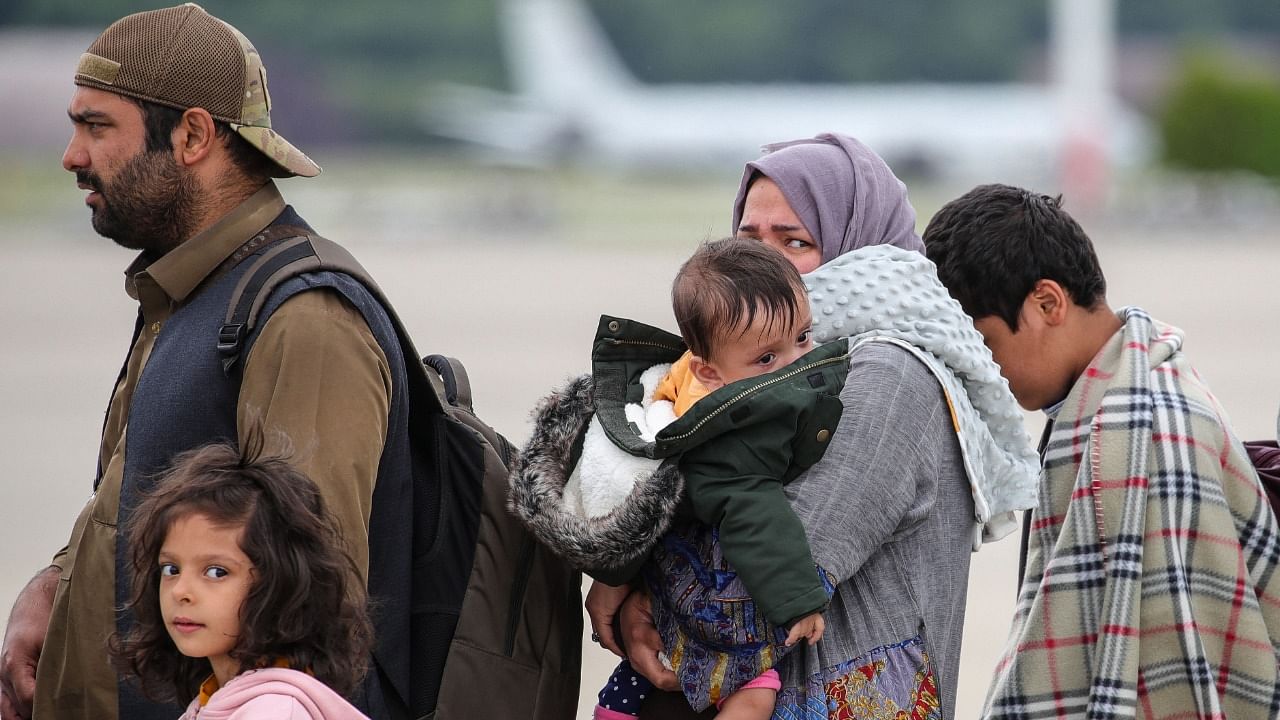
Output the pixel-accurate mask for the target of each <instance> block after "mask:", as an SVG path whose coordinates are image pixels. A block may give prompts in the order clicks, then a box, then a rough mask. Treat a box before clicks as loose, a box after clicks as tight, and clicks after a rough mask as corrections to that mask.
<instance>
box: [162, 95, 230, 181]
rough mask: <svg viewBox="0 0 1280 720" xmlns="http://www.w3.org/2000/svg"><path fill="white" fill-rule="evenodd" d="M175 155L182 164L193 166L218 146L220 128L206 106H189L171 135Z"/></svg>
mask: <svg viewBox="0 0 1280 720" xmlns="http://www.w3.org/2000/svg"><path fill="white" fill-rule="evenodd" d="M170 139H171V140H172V141H173V155H174V160H176V161H177V162H178V163H179V164H180V165H183V166H185V167H191V166H192V165H195V164H196V163H199V162H200V161H201V160H203V159H204V158H206V157H208V155H209V153H210V152H213V150H214V148H215V147H216V146H217V144H218V142H219V140H218V129H217V125H215V124H214V120H213V116H212V115H210V114H209V111H208V110H205V109H204V108H198V107H197V108H189V109H188V110H186V111H185V112H183V113H182V119H180V120H179V121H178V125H177V127H175V128H174V129H173V134H172V135H170Z"/></svg>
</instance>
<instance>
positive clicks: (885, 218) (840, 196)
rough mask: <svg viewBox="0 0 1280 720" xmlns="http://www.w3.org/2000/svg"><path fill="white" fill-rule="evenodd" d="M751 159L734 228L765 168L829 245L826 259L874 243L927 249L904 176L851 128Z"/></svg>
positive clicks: (795, 142) (811, 229) (785, 145)
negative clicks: (850, 131) (853, 134)
mask: <svg viewBox="0 0 1280 720" xmlns="http://www.w3.org/2000/svg"><path fill="white" fill-rule="evenodd" d="M764 150H765V155H764V156H763V157H761V158H760V159H759V160H755V161H753V162H749V163H747V168H746V171H745V172H743V174H742V184H741V185H740V186H739V187H738V199H737V200H735V201H734V203H733V232H734V233H737V231H738V225H739V224H740V223H741V222H742V208H743V205H744V204H746V201H747V189H748V188H749V187H750V186H751V183H752V181H753V180H755V178H756V177H758V176H759V175H763V176H765V177H767V178H769V179H770V180H772V181H774V182H775V183H777V184H778V188H779V189H781V190H782V196H783V197H784V198H786V200H787V204H788V205H790V206H791V209H792V210H794V211H795V213H796V216H797V217H799V218H800V222H802V223H804V226H805V229H807V230H808V231H809V234H810V235H812V236H813V239H814V240H816V241H817V242H818V244H819V245H820V246H821V247H822V262H824V263H825V262H828V261H830V260H832V259H833V258H836V257H839V256H840V255H843V254H845V253H847V252H849V251H850V250H856V249H858V248H860V247H865V246H867V245H896V246H897V247H900V248H903V249H904V250H914V251H916V252H920V253H923V252H924V243H923V242H922V241H921V240H920V236H919V235H917V234H916V211H915V210H914V209H913V208H912V207H911V203H910V202H908V201H907V187H906V186H905V185H903V184H902V181H901V180H899V179H898V178H897V177H896V176H895V175H894V174H893V171H892V170H890V169H889V166H888V165H886V164H885V162H884V160H881V159H880V156H879V155H876V154H875V153H874V152H872V151H871V148H869V147H867V146H866V145H863V144H862V143H861V142H859V141H857V140H855V139H853V138H851V137H849V136H847V135H835V134H832V133H823V134H822V135H819V136H817V137H813V138H806V139H804V140H792V141H790V142H784V143H775V144H773V145H766V146H765V148H764Z"/></svg>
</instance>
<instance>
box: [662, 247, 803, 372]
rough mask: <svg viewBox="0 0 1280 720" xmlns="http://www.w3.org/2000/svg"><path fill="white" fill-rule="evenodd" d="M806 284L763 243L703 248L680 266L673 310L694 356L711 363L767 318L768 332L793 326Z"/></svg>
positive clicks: (682, 334) (672, 300)
mask: <svg viewBox="0 0 1280 720" xmlns="http://www.w3.org/2000/svg"><path fill="white" fill-rule="evenodd" d="M805 297H806V296H805V288H804V282H803V281H802V280H801V279H800V273H799V271H797V270H796V268H795V266H794V265H792V264H791V263H790V262H789V261H788V260H787V259H786V258H785V257H783V255H782V253H780V252H778V251H777V250H774V249H773V248H771V247H769V246H768V245H765V244H764V243H762V242H760V241H759V240H750V239H746V238H725V239H723V240H710V241H708V242H705V243H703V244H702V245H701V246H699V247H698V249H697V250H696V251H694V253H693V255H692V256H691V257H690V258H689V259H688V260H686V261H685V263H684V265H681V266H680V271H679V272H678V273H676V279H675V282H674V283H672V285H671V305H672V310H673V311H674V313H675V316H676V324H677V325H678V326H679V327H680V335H681V337H682V338H684V342H685V344H686V345H688V346H689V350H691V351H692V352H693V354H694V355H697V356H698V357H701V358H703V359H706V360H709V359H710V358H711V357H712V355H714V354H715V347H716V346H717V344H718V343H720V342H721V341H723V340H725V339H727V338H728V337H729V333H731V332H733V331H734V330H740V331H741V332H746V331H747V329H748V328H749V327H751V324H752V323H754V322H755V318H756V314H757V313H762V314H763V315H764V317H765V320H766V322H767V325H766V327H772V326H773V324H774V323H777V322H786V323H794V322H795V319H796V314H797V313H798V312H799V311H800V303H802V302H807V301H806V300H805Z"/></svg>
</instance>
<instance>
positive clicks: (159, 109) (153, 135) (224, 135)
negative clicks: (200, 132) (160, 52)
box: [120, 95, 279, 182]
mask: <svg viewBox="0 0 1280 720" xmlns="http://www.w3.org/2000/svg"><path fill="white" fill-rule="evenodd" d="M120 97H122V98H124V99H125V100H128V101H129V102H131V103H133V104H135V105H137V106H138V108H139V109H141V110H142V127H143V131H144V133H145V134H146V143H147V144H146V150H147V152H149V153H151V152H158V151H162V150H163V151H170V150H173V140H172V138H171V136H172V134H173V129H174V128H176V127H177V126H178V122H179V121H180V120H182V114H183V113H184V112H186V111H185V110H179V109H177V108H171V107H169V106H167V105H161V104H159V103H153V102H150V101H147V100H139V99H137V98H132V97H129V96H128V95H121V96H120ZM213 125H214V127H215V128H216V130H215V132H216V133H217V137H218V138H220V139H221V140H222V142H223V143H224V144H225V145H226V147H227V150H228V152H230V154H231V161H232V163H234V164H235V166H236V167H237V168H238V169H239V170H240V172H241V174H243V175H244V176H245V178H247V179H249V180H252V181H254V182H266V180H267V179H268V178H271V177H274V176H275V175H278V174H279V172H278V170H279V168H278V166H277V165H276V164H275V163H273V162H271V159H270V158H268V157H267V156H266V155H264V154H263V153H262V152H261V151H260V150H258V148H256V147H254V146H252V145H250V144H249V141H247V140H245V139H244V138H242V137H240V134H239V133H237V132H236V131H235V130H233V129H232V128H231V125H230V124H228V123H225V122H222V121H221V120H214V121H213Z"/></svg>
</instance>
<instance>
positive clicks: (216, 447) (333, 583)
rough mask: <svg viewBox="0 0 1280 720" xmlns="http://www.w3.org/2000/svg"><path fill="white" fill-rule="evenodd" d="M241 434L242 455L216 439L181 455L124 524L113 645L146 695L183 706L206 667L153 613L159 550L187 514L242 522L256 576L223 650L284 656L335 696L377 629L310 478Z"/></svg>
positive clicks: (250, 659)
mask: <svg viewBox="0 0 1280 720" xmlns="http://www.w3.org/2000/svg"><path fill="white" fill-rule="evenodd" d="M249 435H250V438H249V442H248V443H247V444H246V447H245V448H244V450H243V452H241V451H239V450H237V449H236V448H235V447H234V446H232V445H230V444H225V443H215V444H211V445H206V446H204V447H201V448H197V449H195V450H192V451H189V452H187V453H184V454H182V455H180V456H178V458H177V460H176V461H175V463H174V465H173V466H172V467H171V469H170V470H169V471H168V472H167V473H166V474H165V475H164V476H163V477H162V478H161V479H160V480H159V481H158V482H157V483H156V485H155V487H154V488H153V489H152V490H150V491H149V492H147V493H146V494H145V495H144V496H143V499H142V501H141V502H140V503H139V505H138V506H137V508H135V509H134V511H133V514H132V516H131V518H130V520H129V522H128V524H127V525H126V527H125V533H126V535H127V537H128V543H129V558H128V563H129V570H130V573H131V576H130V600H129V602H128V608H129V609H130V610H132V611H133V615H134V625H133V627H132V628H131V629H130V630H129V632H128V634H126V635H125V636H124V637H120V636H118V635H116V636H112V638H111V643H110V647H111V651H112V654H113V655H114V656H115V657H116V659H117V661H119V662H121V663H122V664H123V665H124V666H125V668H126V669H127V670H128V671H129V672H131V673H132V674H134V675H136V676H137V677H138V678H139V679H140V680H141V681H142V687H143V690H144V692H146V693H147V695H148V696H150V697H153V698H156V699H166V700H167V699H173V700H177V701H178V702H179V703H180V704H183V705H185V704H187V703H189V702H190V701H191V699H192V698H194V697H195V696H196V694H197V693H198V692H199V687H200V684H201V682H203V680H204V679H205V678H206V677H208V675H209V674H210V667H209V662H208V661H207V660H205V659H204V658H190V657H187V656H185V655H183V654H182V653H181V652H179V651H178V648H177V647H176V646H175V645H174V643H173V641H172V639H170V637H169V633H168V631H167V630H166V629H165V621H164V617H163V616H162V614H161V611H160V567H159V563H158V561H157V557H158V556H159V554H160V548H161V546H162V545H163V544H164V540H165V536H166V535H168V533H169V529H170V528H171V527H172V525H173V523H174V522H175V521H176V520H178V519H179V518H182V517H187V516H190V515H193V514H201V515H204V516H205V517H207V518H208V519H209V520H210V521H211V522H213V523H214V524H217V525H241V524H243V526H244V530H243V532H242V533H241V536H240V549H241V550H242V551H243V552H244V554H245V555H247V556H248V557H249V560H250V561H251V562H252V563H253V569H254V578H253V583H252V585H251V587H250V588H249V592H248V595H247V596H246V597H245V600H244V604H243V605H242V606H241V608H240V636H239V638H238V639H237V642H236V646H235V648H234V649H232V651H231V653H230V655H231V657H233V658H235V659H236V660H237V661H239V663H240V667H241V668H243V669H246V670H247V669H252V668H258V667H270V666H273V665H274V664H275V663H276V662H277V661H278V660H280V659H284V660H285V661H287V662H288V663H289V667H291V668H293V669H295V670H305V671H307V672H309V673H311V674H312V675H314V676H315V677H316V679H318V680H320V681H321V682H323V683H324V684H326V685H328V686H330V687H332V688H333V689H334V690H335V691H337V692H339V693H341V694H347V693H349V692H351V691H352V690H353V689H355V687H356V686H357V684H358V683H359V682H360V679H361V678H362V677H364V673H365V671H366V669H367V664H368V658H369V653H370V650H371V648H372V646H373V629H372V626H371V625H370V623H369V619H368V615H367V611H366V598H365V590H364V583H363V581H362V580H361V579H360V574H359V572H358V571H357V569H356V565H355V563H354V562H353V561H352V560H351V557H350V555H348V554H347V552H346V551H345V550H344V546H343V544H342V538H341V536H340V535H339V533H338V526H337V522H336V521H335V520H334V518H333V516H332V515H330V514H329V512H328V510H327V509H326V508H325V506H324V502H323V498H322V497H321V495H320V489H319V488H318V487H316V485H315V483H313V482H311V480H310V479H309V478H307V476H306V475H304V474H302V473H301V472H299V471H298V470H297V469H295V468H294V467H293V466H292V465H291V464H290V463H289V462H288V461H287V460H286V459H285V458H284V457H282V456H268V455H265V454H264V440H263V436H262V433H261V431H260V430H257V429H255V430H254V431H253V432H250V433H249Z"/></svg>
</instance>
